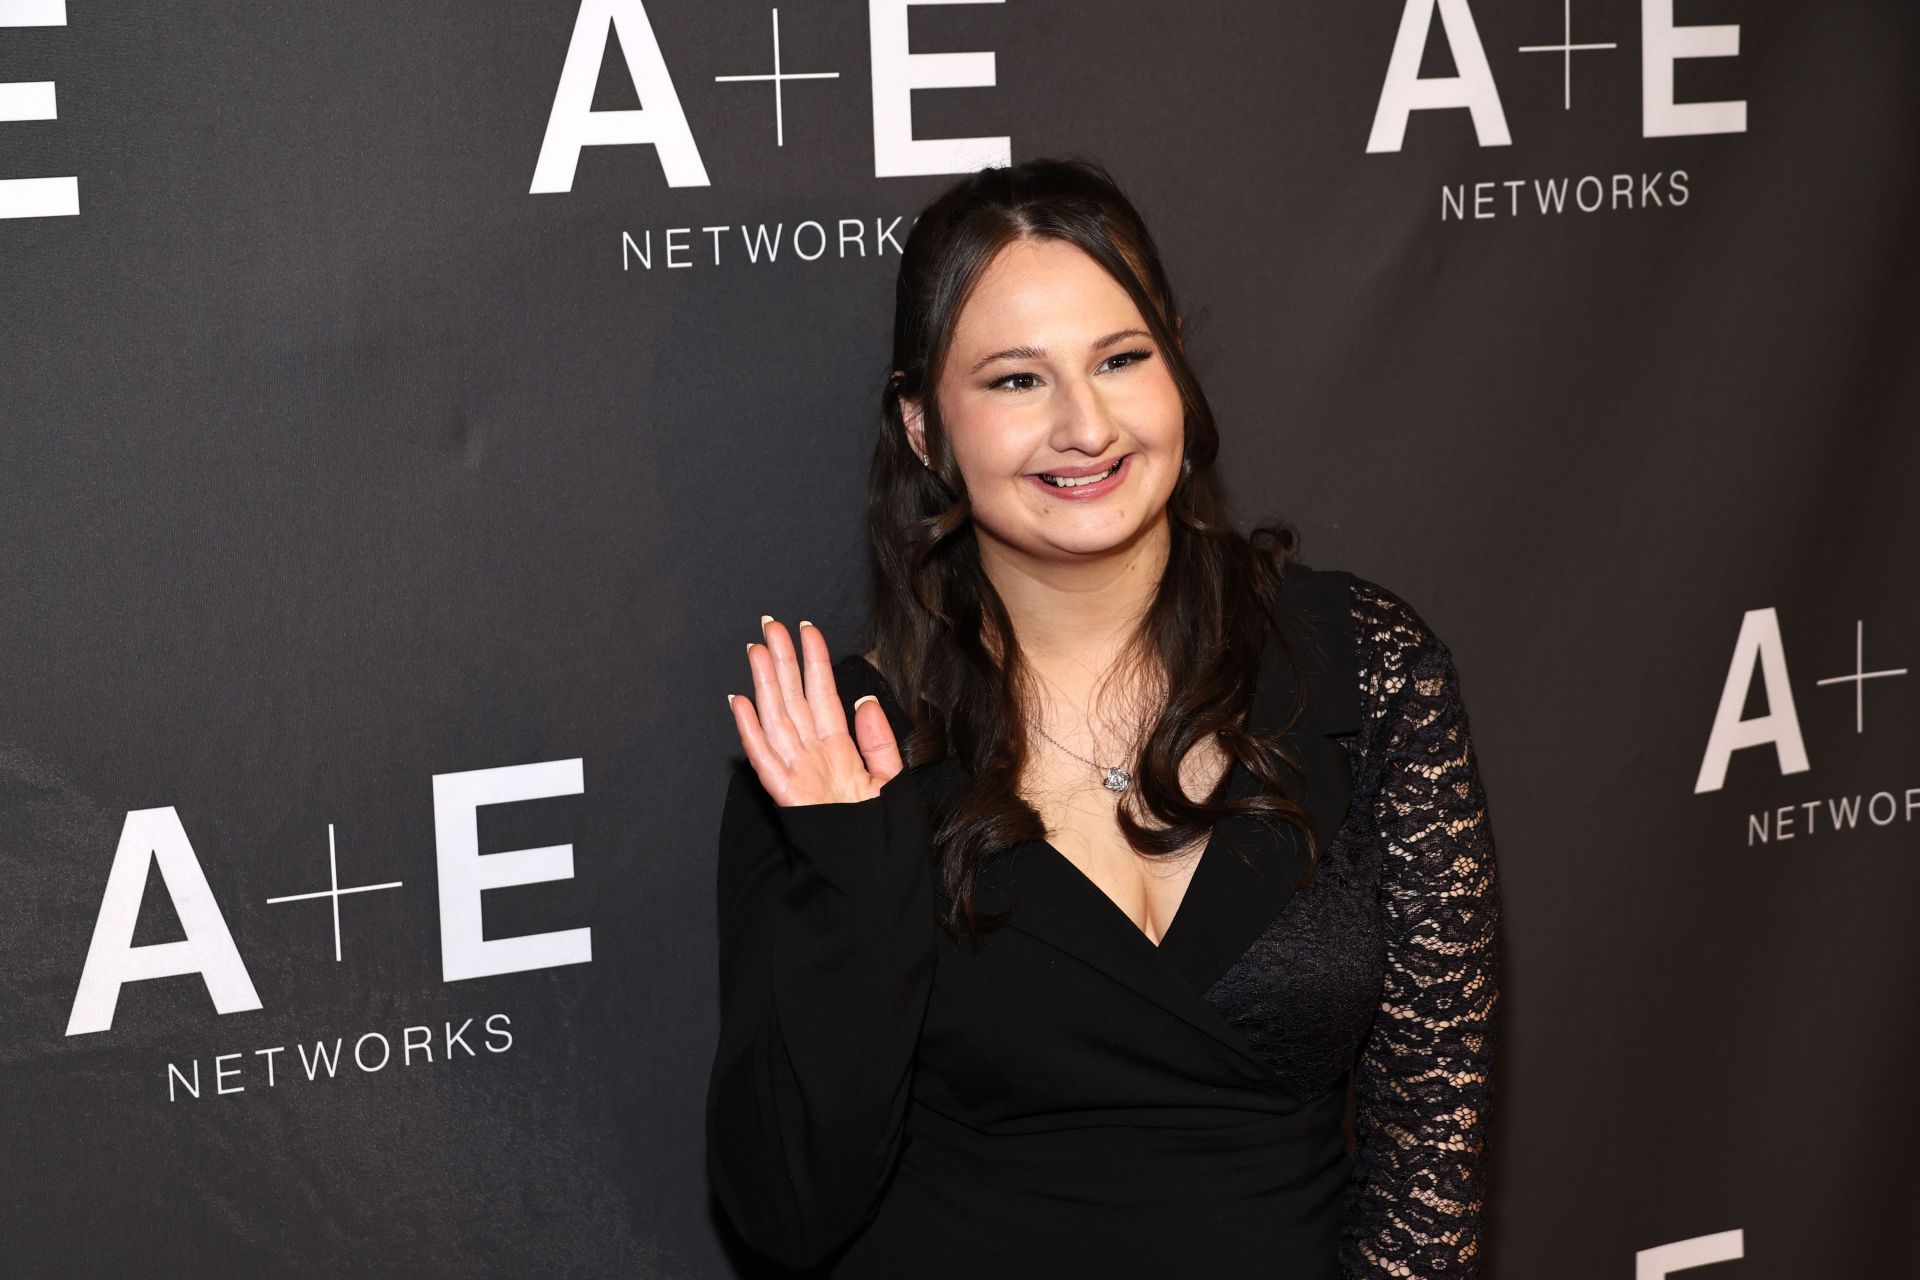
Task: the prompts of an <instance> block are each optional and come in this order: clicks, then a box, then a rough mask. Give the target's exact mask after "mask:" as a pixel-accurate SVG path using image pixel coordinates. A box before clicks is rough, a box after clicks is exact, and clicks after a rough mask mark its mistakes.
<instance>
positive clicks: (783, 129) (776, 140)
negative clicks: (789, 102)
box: [714, 9, 840, 147]
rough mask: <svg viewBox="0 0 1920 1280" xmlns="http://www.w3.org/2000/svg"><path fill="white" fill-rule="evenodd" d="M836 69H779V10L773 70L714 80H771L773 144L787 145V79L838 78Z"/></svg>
mask: <svg viewBox="0 0 1920 1280" xmlns="http://www.w3.org/2000/svg"><path fill="white" fill-rule="evenodd" d="M839 78H840V73H839V72H838V71H782V70H781V69H780V10H778V9H775V10H774V11H773V70H772V71H757V72H752V73H746V74H741V75H731V76H715V77H714V79H715V80H770V81H772V82H773V145H774V146H776V147H784V146H786V145H787V117H786V105H785V102H786V94H785V85H786V82H787V81H789V80H838V79H839Z"/></svg>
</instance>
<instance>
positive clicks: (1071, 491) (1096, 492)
mask: <svg viewBox="0 0 1920 1280" xmlns="http://www.w3.org/2000/svg"><path fill="white" fill-rule="evenodd" d="M1132 461H1133V455H1132V454H1131V453H1129V454H1126V455H1125V456H1123V457H1121V458H1119V459H1118V460H1117V461H1115V462H1114V463H1113V464H1112V465H1111V466H1109V467H1107V468H1106V469H1105V470H1104V471H1094V472H1091V473H1090V474H1087V475H1069V474H1063V473H1061V472H1047V471H1039V472H1034V473H1033V474H1031V475H1029V476H1027V479H1028V480H1029V481H1030V482H1032V483H1033V484H1034V485H1036V486H1038V487H1039V488H1040V489H1041V490H1042V491H1043V492H1045V493H1046V495H1047V496H1048V497H1049V498H1059V499H1061V500H1063V501H1066V502H1091V501H1093V500H1094V499H1096V498H1103V497H1105V496H1106V495H1107V494H1109V493H1112V492H1113V491H1114V490H1115V489H1118V488H1119V487H1120V486H1121V485H1123V484H1125V483H1126V480H1127V476H1128V475H1129V474H1130V473H1131V472H1132V470H1133V468H1132V466H1131V465H1130V464H1131V463H1132ZM1069 470H1075V471H1077V470H1080V468H1077V467H1076V468H1070V469H1069Z"/></svg>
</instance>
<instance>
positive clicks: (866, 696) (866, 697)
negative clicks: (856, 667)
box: [853, 693, 880, 711]
mask: <svg viewBox="0 0 1920 1280" xmlns="http://www.w3.org/2000/svg"><path fill="white" fill-rule="evenodd" d="M878 701H880V699H878V698H876V697H874V696H873V695H872V694H870V693H863V694H861V695H860V696H859V697H857V698H855V699H854V700H853V709H854V710H855V711H858V710H859V709H860V704H861V703H863V702H878Z"/></svg>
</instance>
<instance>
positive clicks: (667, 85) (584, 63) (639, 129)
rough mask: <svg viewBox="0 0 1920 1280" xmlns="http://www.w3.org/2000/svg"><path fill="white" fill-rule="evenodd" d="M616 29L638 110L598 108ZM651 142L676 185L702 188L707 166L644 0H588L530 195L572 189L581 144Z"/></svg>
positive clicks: (584, 0) (669, 179) (556, 96)
mask: <svg viewBox="0 0 1920 1280" xmlns="http://www.w3.org/2000/svg"><path fill="white" fill-rule="evenodd" d="M616 28H617V29H618V30H619V32H620V49H621V52H623V53H624V54H625V55H626V59H627V75H628V76H630V77H631V78H632V80H633V87H634V88H635V90H637V91H638V92H639V94H640V101H641V103H642V104H643V106H642V109H641V110H638V111H595V110H594V109H593V87H594V85H595V84H596V83H598V82H599V79H600V65H601V63H602V62H604V61H605V60H606V56H607V33H608V32H610V31H612V30H614V29H616ZM633 145H649V146H651V147H652V148H653V150H654V154H655V155H657V156H659V157H660V168H661V170H662V171H663V172H665V174H666V175H667V185H668V186H670V187H704V186H707V185H708V182H707V168H706V166H705V165H703V164H701V163H700V148H699V147H697V146H695V145H694V141H693V131H692V130H691V129H689V128H688V127H687V113H686V112H685V111H683V110H681V108H680V95H679V94H677V93H675V92H674V91H673V77H672V76H671V75H669V74H668V73H667V60H666V58H665V57H664V56H662V54H661V52H660V44H659V42H658V41H656V40H655V39H654V38H653V24H652V23H650V22H648V21H647V10H646V6H644V5H643V4H641V3H640V0H582V3H581V5H580V14H579V16H578V17H577V18H576V19H575V20H574V24H573V40H572V42H571V43H569V44H568V45H567V61H566V65H565V66H563V67H561V68H560V87H559V89H558V90H556V91H555V93H554V95H553V113H552V114H551V115H549V116H548V117H547V136H546V139H545V141H543V142H542V143H541V144H540V159H539V160H538V161H537V162H536V163H535V164H534V166H533V186H532V188H531V189H530V194H533V195H541V194H544V193H547V192H554V191H571V190H573V172H574V169H575V168H576V167H577V166H578V165H579V163H580V148H582V147H619V146H633Z"/></svg>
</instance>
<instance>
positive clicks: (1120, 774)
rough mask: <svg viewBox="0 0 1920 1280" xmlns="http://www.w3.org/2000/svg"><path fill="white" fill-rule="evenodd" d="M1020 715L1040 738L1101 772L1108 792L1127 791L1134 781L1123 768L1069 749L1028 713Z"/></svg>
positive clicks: (1103, 783) (1102, 782) (1102, 783)
mask: <svg viewBox="0 0 1920 1280" xmlns="http://www.w3.org/2000/svg"><path fill="white" fill-rule="evenodd" d="M1020 714H1021V715H1022V716H1023V717H1025V719H1026V721H1027V723H1028V724H1030V725H1032V726H1033V727H1034V728H1035V729H1036V730H1038V731H1039V733H1040V736H1041V737H1043V738H1045V739H1046V740H1047V741H1048V742H1051V743H1052V744H1053V745H1054V746H1056V747H1059V748H1060V749H1061V750H1062V751H1064V752H1066V753H1067V754H1068V755H1070V756H1072V757H1073V758H1074V759H1075V760H1078V761H1080V762H1081V763H1082V764H1085V765H1090V766H1092V767H1093V768H1094V769H1097V770H1099V772H1100V774H1101V780H1102V781H1101V785H1103V786H1105V787H1106V789H1107V790H1109V791H1113V792H1121V791H1125V790H1126V789H1127V784H1128V783H1130V782H1132V781H1133V775H1132V774H1130V773H1128V772H1127V771H1126V770H1125V769H1123V768H1121V767H1120V766H1119V765H1104V764H1101V763H1099V762H1098V761H1095V760H1089V759H1087V758H1086V757H1085V756H1083V755H1081V754H1080V753H1079V752H1078V751H1075V750H1074V749H1073V748H1072V747H1069V746H1068V745H1067V744H1066V743H1064V742H1062V741H1060V739H1058V738H1056V737H1054V736H1053V735H1052V734H1050V733H1048V732H1047V731H1046V729H1044V728H1042V727H1041V724H1040V722H1039V721H1038V720H1035V719H1034V718H1033V717H1032V716H1030V715H1027V713H1026V712H1024V711H1022V712H1021V713H1020Z"/></svg>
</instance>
